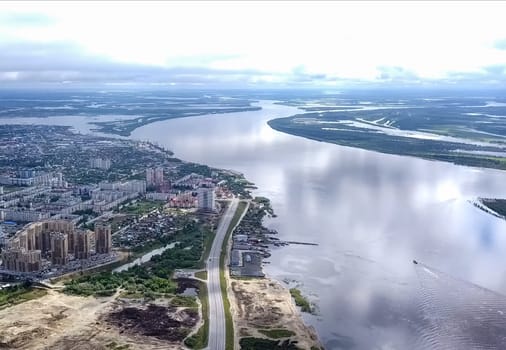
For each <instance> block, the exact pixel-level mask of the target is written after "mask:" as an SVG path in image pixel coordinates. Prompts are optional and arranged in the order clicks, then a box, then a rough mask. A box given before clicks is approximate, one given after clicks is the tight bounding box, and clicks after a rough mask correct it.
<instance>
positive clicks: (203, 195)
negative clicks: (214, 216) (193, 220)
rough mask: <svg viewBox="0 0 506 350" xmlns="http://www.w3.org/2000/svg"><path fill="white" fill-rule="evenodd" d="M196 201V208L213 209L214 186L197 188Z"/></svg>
mask: <svg viewBox="0 0 506 350" xmlns="http://www.w3.org/2000/svg"><path fill="white" fill-rule="evenodd" d="M197 203H198V208H199V209H201V210H214V208H215V195H214V188H212V187H201V188H199V189H198V190H197Z"/></svg>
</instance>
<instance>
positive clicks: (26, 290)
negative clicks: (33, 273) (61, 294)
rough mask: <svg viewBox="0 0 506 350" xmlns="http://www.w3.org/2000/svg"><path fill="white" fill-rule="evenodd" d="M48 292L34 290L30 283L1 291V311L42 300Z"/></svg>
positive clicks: (38, 289)
mask: <svg viewBox="0 0 506 350" xmlns="http://www.w3.org/2000/svg"><path fill="white" fill-rule="evenodd" d="M46 294H47V290H45V289H40V288H33V287H32V286H30V285H29V284H28V283H25V284H21V285H17V286H12V287H7V288H3V289H0V309H4V308H6V307H9V306H13V305H16V304H20V303H23V302H25V301H29V300H32V299H37V298H40V297H42V296H44V295H46Z"/></svg>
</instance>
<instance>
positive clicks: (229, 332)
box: [220, 202, 247, 350]
mask: <svg viewBox="0 0 506 350" xmlns="http://www.w3.org/2000/svg"><path fill="white" fill-rule="evenodd" d="M246 207H247V203H246V202H239V204H238V206H237V210H236V211H235V214H234V216H233V218H232V220H231V221H230V225H229V226H228V229H227V233H226V235H225V239H224V240H223V244H222V246H221V254H220V287H221V295H222V297H223V307H224V308H225V328H226V341H225V349H226V350H233V349H234V322H233V320H232V313H231V312H230V301H229V300H228V296H227V280H226V279H225V257H226V254H227V246H228V241H229V240H230V236H231V235H232V231H233V229H234V227H235V226H236V225H237V224H238V222H239V219H240V218H241V216H242V214H243V212H244V210H246Z"/></svg>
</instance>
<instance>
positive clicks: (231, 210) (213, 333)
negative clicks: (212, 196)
mask: <svg viewBox="0 0 506 350" xmlns="http://www.w3.org/2000/svg"><path fill="white" fill-rule="evenodd" d="M238 203H239V200H238V199H236V198H234V199H232V200H231V201H230V204H229V206H228V208H227V211H226V212H225V214H223V217H222V218H221V221H220V223H219V225H218V229H217V230H216V237H215V238H214V242H213V246H212V247H211V252H210V253H209V261H208V262H207V271H208V273H207V288H208V291H209V344H208V348H209V349H211V350H225V311H224V307H223V299H222V297H221V288H220V253H221V246H222V244H223V240H224V239H225V234H226V233H227V229H228V227H229V226H230V223H231V221H232V218H233V217H234V214H235V212H236V210H237V204H238Z"/></svg>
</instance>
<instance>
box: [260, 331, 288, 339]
mask: <svg viewBox="0 0 506 350" xmlns="http://www.w3.org/2000/svg"><path fill="white" fill-rule="evenodd" d="M258 331H259V332H260V333H262V334H263V335H265V336H267V337H269V338H272V339H281V338H289V337H291V336H294V335H295V332H292V331H290V330H288V329H259V330H258Z"/></svg>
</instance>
